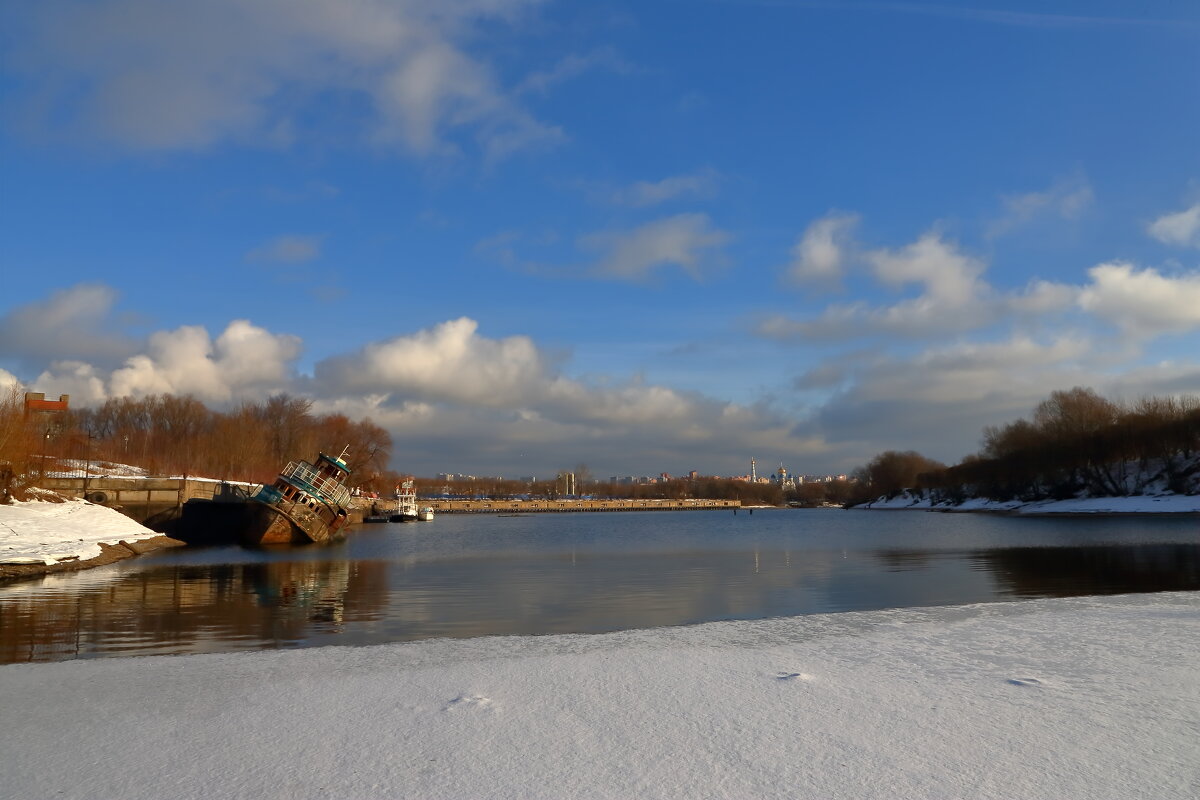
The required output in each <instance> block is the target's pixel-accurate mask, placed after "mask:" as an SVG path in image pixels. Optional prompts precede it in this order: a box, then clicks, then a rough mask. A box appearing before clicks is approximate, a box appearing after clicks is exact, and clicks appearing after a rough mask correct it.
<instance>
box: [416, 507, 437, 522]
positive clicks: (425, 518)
mask: <svg viewBox="0 0 1200 800" xmlns="http://www.w3.org/2000/svg"><path fill="white" fill-rule="evenodd" d="M417 519H418V520H420V521H421V522H429V521H430V520H432V519H433V506H421V507H420V508H418V509H417Z"/></svg>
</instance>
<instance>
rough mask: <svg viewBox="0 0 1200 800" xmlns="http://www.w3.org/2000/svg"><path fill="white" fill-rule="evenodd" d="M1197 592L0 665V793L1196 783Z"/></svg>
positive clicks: (787, 790) (450, 792)
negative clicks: (589, 632)
mask: <svg viewBox="0 0 1200 800" xmlns="http://www.w3.org/2000/svg"><path fill="white" fill-rule="evenodd" d="M1198 661H1200V593H1175V594H1155V595H1131V596H1124V597H1114V598H1074V599H1068V600H1036V601H1027V602H1020V603H1000V604H985V605H975V606H965V607H952V608H940V609H915V610H901V611H882V612H864V613H846V614H830V615H821V616H811V617H795V618H787V619H775V620H763V621H753V622H718V623H709V624H705V625H697V626H692V627H684V628H666V629H657V630H646V631H631V632H622V633H614V634H605V635H596V636H543V637H496V638H487V639H474V640H438V641H429V642H417V643H408V644H396V645H385V646H379V647H364V648H340V647H338V648H334V647H329V648H319V649H311V650H298V651H272V652H259V653H241V654H219V655H193V656H174V657H163V656H160V657H149V658H138V659H100V660H93V661H73V662H64V663H58V664H31V665H15V666H6V667H0V697H3V698H5V699H4V702H3V703H2V704H0V753H3V781H2V785H3V792H0V793H3V794H5V795H7V796H11V797H58V798H95V797H113V798H116V797H120V798H159V797H172V798H203V799H204V800H210V799H211V798H214V797H222V798H225V797H237V798H241V797H245V798H328V797H335V798H370V797H411V798H470V797H508V798H526V797H533V798H537V797H545V798H584V797H615V798H656V797H678V798H697V797H706V798H713V797H727V798H761V797H781V798H782V797H787V798H797V797H799V798H889V799H891V798H998V799H999V798H1003V799H1004V800H1010V799H1011V798H1022V799H1023V800H1030V799H1031V798H1054V799H1055V800H1061V799H1062V798H1081V799H1082V798H1087V799H1088V800H1099V799H1101V798H1113V799H1114V800H1115V799H1116V798H1120V799H1121V800H1131V799H1133V798H1148V799H1149V798H1153V800H1167V799H1168V798H1195V797H1197V796H1200V670H1198V669H1197V663H1198Z"/></svg>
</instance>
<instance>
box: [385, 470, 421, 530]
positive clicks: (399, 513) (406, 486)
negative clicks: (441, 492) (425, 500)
mask: <svg viewBox="0 0 1200 800" xmlns="http://www.w3.org/2000/svg"><path fill="white" fill-rule="evenodd" d="M416 520H417V490H416V487H415V484H414V480H413V479H412V478H405V479H404V480H402V481H400V485H399V486H397V487H396V513H395V514H393V515H392V517H391V521H392V522H415V521H416Z"/></svg>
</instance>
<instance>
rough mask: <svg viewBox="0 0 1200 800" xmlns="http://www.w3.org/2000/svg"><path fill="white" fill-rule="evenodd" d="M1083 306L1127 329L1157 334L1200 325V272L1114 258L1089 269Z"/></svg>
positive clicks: (1081, 297)
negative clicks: (1170, 271) (1167, 271)
mask: <svg viewBox="0 0 1200 800" xmlns="http://www.w3.org/2000/svg"><path fill="white" fill-rule="evenodd" d="M1088 275H1089V276H1090V277H1091V283H1090V284H1089V285H1088V286H1087V287H1085V288H1084V289H1083V291H1082V293H1081V294H1080V297H1079V304H1080V306H1081V307H1082V308H1083V309H1084V310H1086V311H1089V312H1091V313H1093V314H1095V315H1096V316H1098V317H1101V318H1103V319H1105V320H1108V321H1109V322H1112V323H1113V324H1115V325H1118V326H1120V327H1121V328H1122V329H1123V330H1125V331H1126V332H1127V333H1130V334H1135V335H1154V334H1158V333H1171V332H1174V333H1178V332H1182V331H1187V330H1192V329H1194V328H1198V327H1200V272H1192V273H1189V274H1186V275H1181V276H1179V277H1174V278H1172V277H1168V276H1166V275H1163V274H1161V273H1159V272H1158V271H1157V270H1155V269H1152V268H1146V269H1141V270H1139V269H1137V268H1136V267H1134V266H1133V265H1132V264H1127V263H1123V262H1113V263H1109V264H1100V265H1098V266H1095V267H1092V268H1091V269H1090V270H1088Z"/></svg>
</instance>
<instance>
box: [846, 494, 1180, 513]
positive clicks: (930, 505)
mask: <svg viewBox="0 0 1200 800" xmlns="http://www.w3.org/2000/svg"><path fill="white" fill-rule="evenodd" d="M848 510H851V511H926V512H937V513H942V514H997V515H1001V516H1009V517H1158V516H1172V517H1179V516H1193V515H1200V495H1193V494H1170V495H1128V496H1123V497H1081V498H1071V499H1066V500H1031V501H1027V502H1026V501H1019V500H1005V501H999V500H989V499H986V498H971V499H969V500H965V501H963V502H962V503H960V504H958V505H951V504H949V503H934V502H933V501H931V500H930V499H929V498H926V497H922V496H920V495H916V494H913V493H911V492H908V491H905V492H902V493H900V494H898V495H896V496H895V497H893V498H890V499H882V498H881V499H877V500H872V501H870V502H868V503H860V504H858V505H856V506H851V507H850V508H849V509H848Z"/></svg>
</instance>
